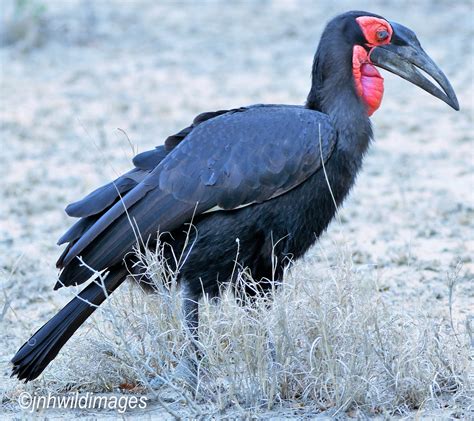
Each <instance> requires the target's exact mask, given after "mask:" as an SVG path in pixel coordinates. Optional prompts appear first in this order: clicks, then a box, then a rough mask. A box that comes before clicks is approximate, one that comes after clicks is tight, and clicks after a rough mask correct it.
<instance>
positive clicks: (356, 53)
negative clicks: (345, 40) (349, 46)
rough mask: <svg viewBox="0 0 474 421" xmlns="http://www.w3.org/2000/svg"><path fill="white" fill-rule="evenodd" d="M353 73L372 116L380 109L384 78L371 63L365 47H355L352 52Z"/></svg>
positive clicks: (356, 85)
mask: <svg viewBox="0 0 474 421" xmlns="http://www.w3.org/2000/svg"><path fill="white" fill-rule="evenodd" d="M352 73H353V75H354V83H355V88H356V91H357V94H358V95H359V96H360V97H361V98H362V100H363V101H364V103H365V104H366V106H367V113H368V114H369V116H371V115H372V114H373V113H374V112H375V111H376V110H377V109H378V108H379V107H380V104H381V102H382V97H383V77H382V76H381V75H380V73H379V71H378V70H377V69H376V68H375V66H374V65H373V64H371V62H370V57H369V54H368V53H367V51H366V50H365V48H364V47H362V46H360V45H356V46H354V50H353V52H352Z"/></svg>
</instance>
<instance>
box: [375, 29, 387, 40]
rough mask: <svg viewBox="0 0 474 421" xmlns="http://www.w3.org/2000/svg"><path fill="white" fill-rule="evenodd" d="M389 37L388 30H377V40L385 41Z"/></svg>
mask: <svg viewBox="0 0 474 421" xmlns="http://www.w3.org/2000/svg"><path fill="white" fill-rule="evenodd" d="M388 37H389V34H388V31H387V30H386V29H379V30H378V31H377V40H378V41H385V40H386V39H387V38H388Z"/></svg>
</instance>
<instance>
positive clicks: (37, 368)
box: [12, 266, 128, 382]
mask: <svg viewBox="0 0 474 421" xmlns="http://www.w3.org/2000/svg"><path fill="white" fill-rule="evenodd" d="M127 275H128V271H127V269H126V268H125V267H124V266H120V267H116V268H114V269H112V270H111V271H110V273H109V274H108V276H107V277H106V278H105V280H104V287H105V288H104V287H103V286H102V285H100V284H99V283H96V282H92V283H91V284H89V285H88V286H87V287H86V288H85V289H84V290H83V291H82V292H81V293H80V294H79V295H78V296H77V297H75V298H74V299H72V300H71V301H70V302H69V303H68V304H66V306H65V307H64V308H63V309H62V310H61V311H60V312H59V313H58V314H56V315H55V316H54V317H53V318H52V319H51V320H49V321H48V322H47V323H46V324H45V325H44V326H43V327H41V328H40V329H39V330H38V331H37V332H36V333H35V334H34V335H33V336H32V337H31V338H30V339H29V340H28V341H27V342H26V343H25V344H23V346H22V347H21V348H20V349H19V350H18V352H17V353H16V354H15V356H14V357H13V358H12V364H13V370H12V376H17V377H18V378H19V379H20V380H23V379H24V380H25V381H26V382H28V381H30V380H33V379H35V378H36V377H38V376H39V375H40V374H41V373H42V372H43V370H44V369H45V368H46V367H47V366H48V364H49V363H50V362H51V361H52V360H53V359H54V358H55V357H56V355H58V352H59V351H60V350H61V348H62V347H63V346H64V344H65V343H66V342H67V341H68V340H69V338H70V337H71V336H72V335H73V333H74V332H75V331H76V330H77V329H78V328H79V327H80V326H81V325H82V323H84V321H85V320H86V319H87V318H88V317H89V316H90V315H91V314H92V313H93V312H94V311H95V309H96V308H97V306H99V305H100V304H101V303H102V302H103V301H104V300H105V299H106V298H107V295H108V294H111V293H112V292H113V291H114V290H115V289H116V288H117V287H118V286H119V285H120V284H121V283H122V282H123V281H124V280H125V278H126V277H127ZM104 289H105V290H106V291H105V290H104Z"/></svg>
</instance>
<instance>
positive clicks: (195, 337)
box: [150, 284, 201, 391]
mask: <svg viewBox="0 0 474 421" xmlns="http://www.w3.org/2000/svg"><path fill="white" fill-rule="evenodd" d="M182 285H183V284H182ZM182 295H183V306H182V309H183V318H184V327H183V328H184V329H185V333H186V336H187V337H188V338H189V342H188V346H187V347H186V353H185V355H183V356H182V358H181V359H180V360H179V362H178V364H177V365H176V367H175V368H174V369H173V371H172V373H171V376H170V377H169V378H170V380H174V381H177V382H180V383H184V384H186V385H187V386H188V387H190V388H191V389H193V390H194V391H195V390H196V389H197V379H198V369H199V361H200V359H201V354H200V351H199V347H198V342H199V331H198V330H199V329H198V328H199V303H198V297H195V296H193V295H191V294H189V293H188V288H187V287H186V286H185V285H183V286H182ZM150 384H151V386H152V387H153V388H154V389H157V388H159V387H161V386H163V384H164V381H163V378H161V377H157V378H155V379H153V380H152V381H151V382H150Z"/></svg>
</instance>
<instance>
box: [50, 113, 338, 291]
mask: <svg viewBox="0 0 474 421" xmlns="http://www.w3.org/2000/svg"><path fill="white" fill-rule="evenodd" d="M219 113H220V114H219ZM217 114H218V115H217V116H216V115H214V117H213V118H209V117H208V116H209V114H202V115H200V116H198V117H196V119H195V120H194V122H193V125H192V126H190V127H192V130H190V131H187V129H189V128H187V129H184V131H183V134H182V135H183V136H184V137H183V139H184V138H185V139H186V140H185V141H182V140H183V139H181V140H180V141H179V142H178V143H176V140H177V138H178V137H179V136H180V134H179V133H178V135H175V136H177V137H175V138H174V139H171V140H170V141H169V142H168V140H167V142H168V146H169V147H172V148H173V149H172V150H171V151H170V152H169V153H167V154H166V155H165V156H164V158H161V156H160V158H156V159H155V158H154V157H155V156H158V155H159V154H161V153H162V150H161V151H160V150H158V152H151V154H150V155H142V156H141V157H140V155H139V156H138V157H137V158H136V165H138V166H139V168H137V169H136V170H137V171H136V172H135V173H133V174H136V173H137V172H139V171H141V172H142V173H143V171H144V168H149V166H150V165H154V164H157V165H156V166H155V167H154V169H153V170H151V172H149V173H147V172H145V176H144V177H143V179H141V180H140V181H138V182H137V183H136V184H135V185H134V186H133V187H132V188H131V189H129V190H128V191H127V192H126V194H125V195H124V196H123V198H122V199H120V200H117V201H116V202H112V203H110V201H109V197H108V196H107V199H108V200H107V203H108V204H109V206H110V207H109V208H107V209H105V210H104V211H103V213H102V214H100V215H98V216H97V220H95V221H93V223H92V224H91V225H87V224H86V223H84V224H85V225H87V227H85V226H79V227H77V228H75V229H74V230H73V232H72V233H71V234H70V235H69V236H68V237H67V238H72V237H74V236H76V235H77V234H78V233H79V232H80V236H79V237H78V238H75V239H74V243H73V244H71V245H70V247H69V248H68V249H67V250H66V252H65V254H64V255H63V256H62V258H61V262H60V267H65V269H64V271H63V272H62V273H61V276H60V280H61V281H62V283H63V284H64V285H71V284H77V283H82V282H84V281H85V280H87V279H88V277H89V276H90V275H91V273H90V271H89V270H88V269H87V268H86V267H85V266H81V265H80V264H79V261H78V259H76V257H78V256H82V258H83V259H84V261H85V262H86V263H87V265H89V266H91V267H93V268H94V269H95V270H98V271H100V270H104V269H106V268H107V267H109V266H111V265H114V264H116V263H118V262H120V261H121V260H122V259H123V258H124V256H125V255H126V254H127V253H129V252H130V251H131V250H132V248H133V246H134V244H136V242H137V234H138V237H141V239H142V241H144V242H147V240H148V238H149V237H150V236H151V235H155V234H156V232H157V231H158V230H161V231H172V230H174V229H176V228H179V227H180V226H181V225H183V224H184V223H186V222H188V221H190V219H191V217H192V215H193V214H201V213H204V212H206V211H209V210H211V209H215V208H216V207H218V208H221V209H224V210H230V209H235V208H238V207H240V206H243V205H247V204H249V203H261V202H264V201H266V200H270V199H272V198H275V197H277V196H279V195H281V194H284V193H285V192H287V191H289V190H291V189H293V188H295V187H296V186H298V185H299V184H301V183H302V182H304V181H305V180H306V179H307V178H308V177H310V176H311V175H312V174H314V173H315V172H316V171H318V169H320V168H321V164H322V162H324V161H327V159H329V158H330V156H331V153H332V150H333V149H334V146H335V144H336V138H337V136H336V133H335V131H334V130H333V128H332V126H331V124H330V121H329V118H328V117H327V116H326V115H324V114H322V113H319V112H316V111H312V110H309V109H306V108H304V107H298V106H253V107H248V108H245V109H237V110H232V112H224V111H222V112H217ZM211 115H212V114H211ZM206 117H207V118H206ZM200 119H204V120H203V121H202V122H201V121H200ZM180 133H181V132H180ZM168 139H170V138H168ZM319 139H321V145H320V144H319ZM320 147H321V149H322V154H321V152H320ZM166 148H167V146H166V144H165V146H164V149H166ZM154 159H155V160H154ZM133 171H134V170H132V172H133ZM127 174H129V173H127ZM127 174H125V176H127ZM140 174H141V173H140ZM125 184H126V183H125ZM104 203H105V200H103V203H102V204H104ZM99 207H100V206H97V207H96V208H94V207H93V206H92V205H90V204H89V205H88V206H87V207H85V208H84V210H83V212H86V210H87V209H88V210H89V212H90V211H91V210H95V209H98V208H99ZM84 214H85V213H84ZM89 222H90V221H89ZM132 225H134V227H132ZM73 228H74V227H73ZM73 234H74V235H73ZM59 286H61V285H59Z"/></svg>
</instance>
